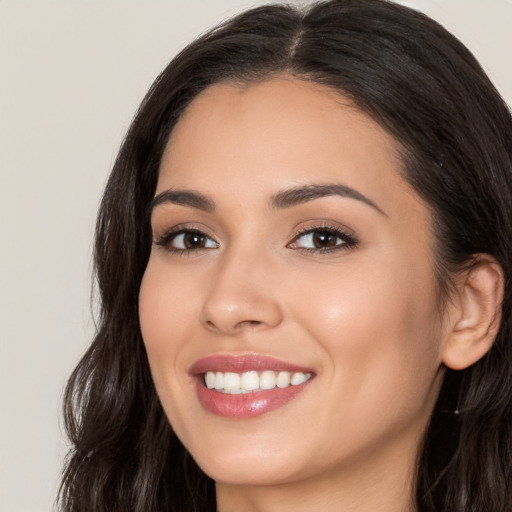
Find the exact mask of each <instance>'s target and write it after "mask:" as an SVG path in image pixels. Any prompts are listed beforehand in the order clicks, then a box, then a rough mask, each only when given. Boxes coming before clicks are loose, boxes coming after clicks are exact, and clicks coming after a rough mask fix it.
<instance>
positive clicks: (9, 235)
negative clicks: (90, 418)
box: [0, 0, 512, 512]
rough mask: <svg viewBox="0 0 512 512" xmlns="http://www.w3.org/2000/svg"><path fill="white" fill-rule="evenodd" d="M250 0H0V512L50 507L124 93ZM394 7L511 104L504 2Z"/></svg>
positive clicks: (131, 103) (417, 2) (511, 13)
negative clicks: (438, 36)
mask: <svg viewBox="0 0 512 512" xmlns="http://www.w3.org/2000/svg"><path fill="white" fill-rule="evenodd" d="M261 3H264V2H261V1H260V2H251V1H250V0H249V1H244V0H168V1H164V0H160V1H157V0H149V1H147V0H146V1H142V0H139V1H130V0H124V1H121V0H102V1H101V0H92V1H86V0H80V1H73V0H59V1H46V0H32V1H29V0H0V213H1V217H0V219H1V222H0V322H1V324H0V325H1V339H0V512H46V511H50V510H51V509H52V504H53V501H54V498H55V494H56V488H57V484H58V475H59V471H60V466H61V464H62V459H63V456H64V454H65V452H66V443H65V441H64V438H63V434H62V432H61V427H60V412H59V407H60V400H61V396H62V389H63V386H64V383H65V380H66V377H67V375H68V374H69V373H70V371H71V370H72V368H73V366H74V364H75V363H76V361H77V359H78V357H79V356H80V354H81V353H82V352H83V351H84V349H85V347H86V346H87V344H88V342H89V340H90V339H91V337H92V333H93V331H94V325H93V321H92V315H91V307H90V305H89V304H90V294H91V292H90V288H91V285H90V283H91V276H90V271H91V247H92V234H93V226H94V218H95V213H96V209H97V205H98V202H99V199H100V195H101V190H102V187H103V185H104V183H105V180H106V177H107V175H108V172H109V170H110V167H111V165H112V162H113V159H114V158H115V154H116V152H117V149H118V147H119V144H120V142H121V140H122V137H123V134H124V132H125V130H126V128H127V127H128V125H129V122H130V119H131V117H132V115H133V114H134V112H135V110H136V108H137V106H138V103H139V102H140V100H141V99H142V97H143V95H144V93H145V92H146V90H147V89H148V87H149V86H150V84H151V82H152V81H153V79H154V78H155V76H156V75H157V73H158V72H159V71H160V70H161V69H162V68H163V67H164V65H165V64H166V63H167V62H168V61H169V60H170V58H171V57H172V56H173V55H174V54H175V53H176V52H177V51H178V50H179V49H180V48H181V47H182V46H184V45H185V44H186V43H187V42H189V41H191V40H192V39H193V38H194V37H195V36H196V35H198V34H199V33H201V32H203V31H204V30H206V29H207V28H208V27H210V26H212V25H214V24H216V23H217V22H219V21H221V20H222V19H224V18H226V17H228V16H230V15H232V14H234V13H236V12H239V11H240V10H242V9H243V8H245V7H249V6H251V5H257V4H261ZM291 3H293V2H291ZM297 3H298V2H297ZM402 3H405V4H407V5H409V6H412V7H415V8H418V9H420V10H423V11H425V12H426V13H427V14H430V15H431V16H433V17H434V18H436V19H437V20H439V21H441V22H442V23H443V24H445V26H446V27H447V28H449V29H450V30H452V31H453V32H454V33H456V34H457V35H458V36H459V37H460V38H461V39H462V40H463V41H464V42H465V43H466V44H467V45H468V46H469V48H470V49H471V50H472V51H473V52H474V53H475V54H476V56H477V57H478V58H479V59H480V60H481V62H482V63H483V65H484V67H485V68H486V70H487V71H488V73H489V74H490V76H491V78H492V79H493V81H494V82H495V84H496V85H497V87H498V89H499V90H500V91H501V93H502V94H503V95H504V97H505V98H506V99H507V101H508V103H509V105H510V104H512V64H511V60H510V51H511V50H512V31H510V27H511V26H512V0H408V1H403V2H402Z"/></svg>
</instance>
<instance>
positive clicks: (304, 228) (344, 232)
mask: <svg viewBox="0 0 512 512" xmlns="http://www.w3.org/2000/svg"><path fill="white" fill-rule="evenodd" d="M321 231H323V232H328V233H330V234H332V235H333V236H336V237H337V238H339V239H340V240H342V241H343V243H341V244H338V245H335V246H333V247H323V248H322V247H316V248H313V247H292V244H293V243H295V242H296V241H297V240H299V239H300V238H301V237H303V236H305V235H309V234H311V233H314V232H321ZM358 243H359V242H358V240H357V238H356V237H355V233H354V230H352V229H350V228H348V227H347V226H344V225H342V224H339V223H337V222H334V223H332V224H331V223H330V222H328V221H325V220H322V221H318V222H317V223H315V221H312V222H307V223H302V224H301V226H300V227H299V228H297V229H296V230H295V233H294V234H293V235H292V240H291V241H290V242H289V243H288V244H287V247H288V248H291V249H294V250H297V251H302V252H306V253H317V254H318V253H319V254H326V253H332V252H336V251H343V250H349V249H352V248H354V247H356V246H357V245H358Z"/></svg>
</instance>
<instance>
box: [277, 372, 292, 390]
mask: <svg viewBox="0 0 512 512" xmlns="http://www.w3.org/2000/svg"><path fill="white" fill-rule="evenodd" d="M276 384H277V387H278V388H287V387H288V386H289V385H290V372H279V375H278V376H277V382H276Z"/></svg>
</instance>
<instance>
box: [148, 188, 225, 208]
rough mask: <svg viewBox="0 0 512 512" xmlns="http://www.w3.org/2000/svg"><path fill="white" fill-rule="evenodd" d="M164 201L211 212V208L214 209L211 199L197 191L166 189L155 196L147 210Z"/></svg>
mask: <svg viewBox="0 0 512 512" xmlns="http://www.w3.org/2000/svg"><path fill="white" fill-rule="evenodd" d="M165 203H172V204H178V205H181V206H190V207H191V208H196V209H198V210H203V211H205V212H213V210H215V203H214V202H213V200H212V199H210V198H208V197H206V196H204V195H203V194H200V193H199V192H194V191H192V190H175V189H168V190H164V191H163V192H160V194H158V195H157V196H155V198H154V199H153V201H152V202H151V204H150V206H149V211H150V212H152V211H153V209H154V208H156V207H157V206H160V205H161V204H165Z"/></svg>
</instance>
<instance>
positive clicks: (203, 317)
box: [140, 77, 445, 484]
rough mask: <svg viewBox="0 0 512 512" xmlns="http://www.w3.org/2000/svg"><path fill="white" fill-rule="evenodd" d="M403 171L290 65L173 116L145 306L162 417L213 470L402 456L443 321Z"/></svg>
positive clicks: (334, 468)
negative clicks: (288, 71) (286, 71)
mask: <svg viewBox="0 0 512 512" xmlns="http://www.w3.org/2000/svg"><path fill="white" fill-rule="evenodd" d="M400 172H401V162H400V160H399V158H398V157H397V152H396V147H395V144H394V141H393V139H392V138H391V137H390V136H389V135H387V134H386V133H385V132H384V131H383V130H382V129H381V128H380V127H379V126H378V125H377V124H376V123H375V122H374V121H372V120H371V119H370V118H369V117H368V116H366V115H365V114H364V113H362V112H361V111H360V110H358V109H357V108H356V107H354V106H353V105H352V104H351V103H350V102H349V101H348V100H347V99H345V98H343V97H341V96H340V95H339V94H337V93H335V92H333V91H331V90H330V89H327V88H326V87H323V86H321V85H316V84H311V83H306V82H301V81H298V80H295V79H292V78H286V77H283V78H280V79H273V80H270V81H266V82H263V83H258V84H253V85H248V86H245V87H242V86H235V85H226V84H223V85H215V86H212V87H210V88H209V89H207V90H206V91H205V92H204V93H202V94H201V95H200V96H199V97H197V98H196V99H195V100H194V101H193V102H192V104H191V105H190V106H189V108H188V109H187V110H186V112H185V114H184V115H183V116H182V118H181V120H180V121H179V122H178V124H177V126H176V128H175V130H174V131H173V134H172V136H171V138H170V140H169V143H168V145H167V148H166V151H165V154H164V158H163V161H162V165H161V169H160V175H159V179H158V186H157V191H156V196H155V198H156V199H155V201H154V205H153V206H154V207H153V212H152V219H151V221H152V228H153V238H154V244H153V248H152V252H151V256H150V259H149V263H148V266H147V269H146V272H145V275H144V279H143V282H142V288H141V292H140V321H141V328H142V334H143V337H144V342H145V345H146V349H147V353H148V357H149V363H150V366H151V371H152V375H153V379H154V382H155V385H156V388H157V391H158V395H159V397H160V399H161V401H162V404H163V407H164V409H165V412H166V414H167V416H168V418H169V421H170V422H171V425H172V427H173V429H174V430H175V432H176V434H177V435H178V436H179V438H180V439H181V440H182V442H183V443H184V445H185V446H186V448H187V449H188V450H189V451H190V452H191V454H192V455H193V457H194V458H195V459H196V461H197V462H198V464H199V465H200V466H201V467H202V468H203V470H204V471H205V472H206V473H207V474H208V475H210V476H211V477H213V478H214V479H215V480H217V481H218V482H226V483H232V484H251V483H252V484H268V483H272V484H276V483H279V482H292V481H299V480H302V481H303V480H304V479H305V478H306V479H307V478H319V477H321V476H322V475H330V476H331V477H332V476H333V475H336V474H339V475H351V474H354V472H358V471H364V472H366V473H365V474H366V475H367V476H368V478H371V475H372V474H375V475H376V477H377V476H378V475H379V474H382V473H385V472H393V471H401V472H404V471H406V470H407V471H410V470H411V468H412V467H413V465H414V461H415V457H416V452H417V449H418V445H419V443H420V442H421V438H422V435H423V432H424V430H425V428H426V425H427V422H428V419H429V416H430V414H431V410H432V407H433V404H434V402H435V399H436V396H437V393H438V390H439V385H440V381H441V377H442V371H441V369H440V365H441V360H442V348H443V340H444V338H445V333H444V330H445V328H444V327H443V324H442V322H441V320H440V319H439V315H438V309H439V304H438V298H437V297H438V295H437V290H436V282H435V278H434V273H433V266H434V254H433V235H432V232H431V223H430V217H429V213H428V211H427V208H426V207H425V205H424V204H423V203H422V202H421V200H420V199H419V197H418V196H417V194H416V193H415V192H414V191H413V190H412V189H411V188H410V186H408V184H407V183H406V182H405V181H404V180H403V179H402V177H401V176H400ZM290 379H291V382H290ZM205 381H207V385H206V384H205ZM215 388H218V389H215ZM262 388H263V389H262ZM241 389H243V391H241Z"/></svg>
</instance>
